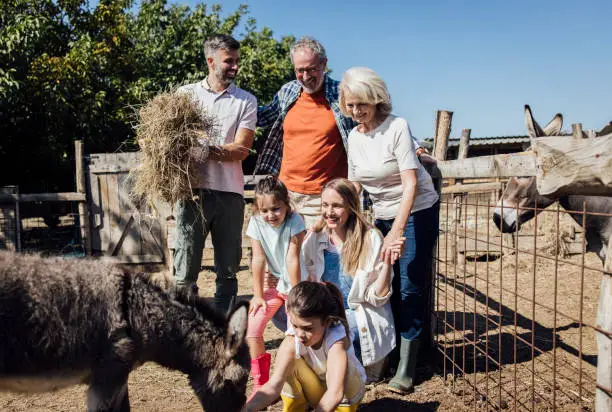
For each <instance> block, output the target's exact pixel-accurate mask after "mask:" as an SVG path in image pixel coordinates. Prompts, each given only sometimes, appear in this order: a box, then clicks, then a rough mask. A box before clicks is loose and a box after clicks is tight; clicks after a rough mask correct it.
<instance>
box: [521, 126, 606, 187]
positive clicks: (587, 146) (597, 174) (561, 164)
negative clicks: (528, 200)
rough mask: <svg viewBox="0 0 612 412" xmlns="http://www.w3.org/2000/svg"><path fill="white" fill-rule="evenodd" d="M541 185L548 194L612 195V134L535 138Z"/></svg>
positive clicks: (538, 182) (539, 184) (535, 151)
mask: <svg viewBox="0 0 612 412" xmlns="http://www.w3.org/2000/svg"><path fill="white" fill-rule="evenodd" d="M532 149H533V151H534V153H535V154H536V165H537V187H538V192H539V193H540V194H541V195H544V196H562V195H568V194H580V195H594V196H612V134H608V135H606V136H601V137H594V138H589V139H575V138H573V137H572V136H553V137H542V138H539V139H535V140H534V142H533V143H532Z"/></svg>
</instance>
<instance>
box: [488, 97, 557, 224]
mask: <svg viewBox="0 0 612 412" xmlns="http://www.w3.org/2000/svg"><path fill="white" fill-rule="evenodd" d="M525 124H526V125H527V131H528V133H529V137H530V138H531V139H533V138H535V137H542V136H555V135H558V134H559V132H560V131H561V126H562V125H563V116H562V115H561V114H560V113H557V114H556V115H555V117H553V119H552V120H551V121H550V123H548V124H547V125H546V127H544V128H542V127H540V125H539V124H538V123H537V122H536V121H535V119H534V118H533V114H532V113H531V109H530V108H529V106H528V105H525ZM555 200H556V199H554V198H550V197H545V196H541V195H540V194H539V193H538V189H537V187H536V178H535V176H529V177H511V178H510V179H509V180H508V184H507V185H506V189H505V190H504V193H503V194H502V197H501V198H500V200H499V202H497V206H496V207H495V211H494V212H493V221H494V222H495V225H496V226H497V228H498V229H499V230H501V231H502V232H506V233H508V232H514V231H515V230H519V229H520V227H521V224H522V223H524V222H527V221H529V220H530V219H531V218H533V217H534V215H535V210H533V209H534V208H535V206H536V205H537V207H538V208H542V209H544V208H546V207H548V206H549V205H551V204H552V203H553V202H554V201H555ZM539 210H541V209H539Z"/></svg>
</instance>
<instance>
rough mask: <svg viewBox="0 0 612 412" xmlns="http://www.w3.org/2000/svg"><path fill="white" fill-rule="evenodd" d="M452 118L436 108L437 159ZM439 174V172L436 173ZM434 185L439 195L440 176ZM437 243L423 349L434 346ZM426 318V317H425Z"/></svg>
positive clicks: (445, 143) (443, 156) (443, 150)
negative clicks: (424, 346) (425, 345)
mask: <svg viewBox="0 0 612 412" xmlns="http://www.w3.org/2000/svg"><path fill="white" fill-rule="evenodd" d="M452 118H453V112H449V111H445V110H438V112H437V113H436V124H435V130H434V150H433V155H434V157H435V158H436V159H437V160H440V161H441V160H446V152H447V149H448V138H449V136H450V131H451V121H452ZM438 175H439V174H438ZM434 187H435V188H436V190H437V191H438V196H441V190H442V178H441V177H437V178H434ZM438 247H439V246H438V245H437V244H436V247H435V248H434V250H433V254H432V262H431V272H430V274H429V277H428V278H427V288H426V290H428V291H429V292H428V293H429V296H428V297H427V299H428V301H427V308H428V311H429V314H430V316H429V321H427V320H426V321H425V324H424V325H423V337H426V339H421V342H422V343H426V344H427V345H428V347H426V348H425V349H430V348H433V347H434V346H435V332H436V328H435V327H434V326H433V325H434V324H436V322H437V316H436V313H435V309H436V307H435V297H436V292H435V280H436V276H437V274H438V266H437V255H438ZM425 319H427V317H426V318H425Z"/></svg>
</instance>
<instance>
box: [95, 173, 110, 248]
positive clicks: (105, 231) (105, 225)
mask: <svg viewBox="0 0 612 412" xmlns="http://www.w3.org/2000/svg"><path fill="white" fill-rule="evenodd" d="M98 182H99V183H100V208H101V212H102V226H101V228H100V230H99V232H100V250H101V251H102V253H105V251H106V250H108V245H109V244H110V242H111V221H110V217H109V216H110V213H109V210H108V175H98Z"/></svg>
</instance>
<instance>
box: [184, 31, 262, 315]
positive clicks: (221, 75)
mask: <svg viewBox="0 0 612 412" xmlns="http://www.w3.org/2000/svg"><path fill="white" fill-rule="evenodd" d="M239 47H240V44H239V43H238V42H237V41H236V40H235V39H234V38H232V37H231V36H227V35H217V36H214V37H212V38H210V39H208V40H207V41H206V42H205V43H204V54H205V57H206V63H207V65H208V76H207V77H206V78H205V79H204V80H202V81H200V82H198V83H193V84H188V85H185V86H183V87H181V88H180V89H179V90H180V91H181V92H184V93H189V94H190V95H191V96H192V98H193V99H194V100H195V101H196V102H197V103H198V105H200V106H201V107H202V109H204V110H205V111H206V113H207V114H208V115H212V116H213V117H214V118H216V119H217V124H216V126H215V131H216V133H215V135H214V136H210V137H211V138H212V141H213V145H212V146H211V147H210V154H209V156H208V158H207V159H206V161H204V162H201V161H200V162H198V160H197V159H198V158H199V157H200V156H201V152H200V151H199V150H194V151H193V152H192V157H194V159H195V160H196V163H197V168H198V170H197V179H196V181H195V182H191V183H192V187H193V188H194V198H193V199H189V200H183V201H179V202H178V203H177V205H176V208H175V217H176V247H175V252H174V268H173V269H174V270H173V274H174V278H175V279H176V282H177V284H182V285H189V284H194V283H195V282H196V281H197V278H198V273H199V272H200V268H201V261H202V251H203V248H204V242H205V240H206V237H207V235H208V233H210V234H211V235H212V243H213V247H214V255H215V268H216V275H217V279H216V292H215V297H214V302H215V305H216V306H217V307H218V308H219V309H221V310H223V311H227V310H228V309H230V308H231V307H232V306H233V302H234V300H235V299H236V294H237V292H238V282H237V280H236V273H237V271H238V267H239V265H240V259H241V257H242V245H241V242H242V223H243V219H244V198H243V195H244V176H243V173H242V161H243V160H244V159H245V158H246V157H247V155H248V153H249V149H250V148H251V145H252V144H253V137H254V131H255V126H256V121H257V99H256V98H255V96H253V95H252V94H250V93H248V92H246V91H244V90H242V89H240V88H238V87H236V85H235V84H234V83H233V81H234V79H235V77H236V74H237V73H238V49H239ZM215 143H216V144H215ZM200 158H201V157H200Z"/></svg>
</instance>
